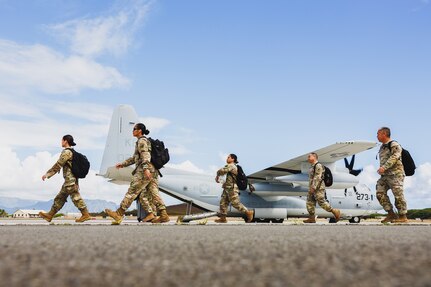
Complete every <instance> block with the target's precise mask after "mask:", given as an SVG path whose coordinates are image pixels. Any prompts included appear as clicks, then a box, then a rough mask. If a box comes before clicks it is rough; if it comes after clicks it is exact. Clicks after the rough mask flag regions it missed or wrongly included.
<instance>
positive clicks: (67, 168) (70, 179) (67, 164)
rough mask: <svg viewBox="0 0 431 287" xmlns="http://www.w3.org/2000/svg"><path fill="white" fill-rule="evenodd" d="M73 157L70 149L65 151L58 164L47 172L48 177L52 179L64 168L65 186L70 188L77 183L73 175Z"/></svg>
mask: <svg viewBox="0 0 431 287" xmlns="http://www.w3.org/2000/svg"><path fill="white" fill-rule="evenodd" d="M72 157H73V153H72V151H71V150H69V149H64V150H63V151H62V152H61V154H60V158H59V159H58V160H57V162H56V163H55V164H54V165H53V166H52V167H51V168H50V169H49V170H48V171H47V172H46V177H47V178H50V177H52V176H53V175H54V174H56V173H57V172H60V170H61V169H62V168H63V177H64V186H70V185H74V184H76V183H77V180H76V178H75V176H74V175H73V173H72Z"/></svg>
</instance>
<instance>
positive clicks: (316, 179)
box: [310, 163, 323, 190]
mask: <svg viewBox="0 0 431 287" xmlns="http://www.w3.org/2000/svg"><path fill="white" fill-rule="evenodd" d="M322 175H323V165H321V164H320V163H318V164H316V167H315V170H314V175H313V179H312V180H311V184H310V188H311V189H313V190H316V189H317V187H318V186H319V184H321V183H320V182H321V181H322Z"/></svg>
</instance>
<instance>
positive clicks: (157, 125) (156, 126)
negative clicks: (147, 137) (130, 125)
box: [139, 117, 171, 133]
mask: <svg viewBox="0 0 431 287" xmlns="http://www.w3.org/2000/svg"><path fill="white" fill-rule="evenodd" d="M139 120H140V122H141V123H144V124H145V126H146V127H147V129H148V130H149V131H150V132H153V133H154V132H158V131H160V130H161V129H163V128H165V127H166V126H168V125H170V123H171V122H170V121H169V120H167V119H163V118H155V117H144V118H140V119H139Z"/></svg>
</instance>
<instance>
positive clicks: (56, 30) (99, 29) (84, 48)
mask: <svg viewBox="0 0 431 287" xmlns="http://www.w3.org/2000/svg"><path fill="white" fill-rule="evenodd" d="M149 8H150V4H149V3H146V2H143V1H133V2H129V3H128V5H125V6H123V7H121V8H120V9H119V10H117V11H115V12H114V13H113V15H110V16H107V17H97V18H91V19H88V18H86V19H75V20H71V21H67V22H65V23H61V24H56V25H51V26H48V29H49V30H50V31H51V32H52V33H53V34H54V35H56V36H57V37H60V38H61V39H63V40H65V41H66V42H67V44H68V45H69V46H70V48H71V51H72V52H73V53H74V54H78V55H82V56H85V57H97V56H99V55H102V54H105V53H108V54H114V55H120V54H123V53H124V52H126V51H127V49H128V48H129V47H130V45H131V43H132V39H133V34H134V33H135V32H136V31H137V30H138V29H139V28H140V27H141V26H142V24H143V21H144V19H145V18H146V16H147V14H148V11H149Z"/></svg>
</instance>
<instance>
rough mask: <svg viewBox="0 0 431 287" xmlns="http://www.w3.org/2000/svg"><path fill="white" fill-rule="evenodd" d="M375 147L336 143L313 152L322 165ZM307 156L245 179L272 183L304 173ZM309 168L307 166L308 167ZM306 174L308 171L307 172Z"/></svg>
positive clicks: (368, 143) (364, 143)
mask: <svg viewBox="0 0 431 287" xmlns="http://www.w3.org/2000/svg"><path fill="white" fill-rule="evenodd" d="M375 146H377V143H375V142H372V141H348V142H337V143H335V144H333V145H330V146H327V147H324V148H321V149H318V150H316V151H313V152H315V153H316V154H317V155H318V156H319V162H321V163H323V164H330V163H334V162H336V161H338V160H340V159H343V158H345V157H349V156H352V155H354V154H357V153H360V152H362V151H366V150H369V149H372V148H374V147H375ZM308 154H309V153H307V154H304V155H301V156H299V157H296V158H294V159H291V160H288V161H285V162H282V163H280V164H277V165H274V166H271V167H268V168H265V169H263V170H261V171H258V172H255V173H253V174H250V175H248V176H247V177H248V178H249V179H250V180H251V181H252V182H265V181H272V180H273V179H274V178H276V177H279V176H285V175H291V174H299V173H301V172H302V173H305V172H304V171H303V169H304V166H307V164H308V161H307V157H308ZM308 166H309V165H308ZM307 172H308V171H307Z"/></svg>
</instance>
